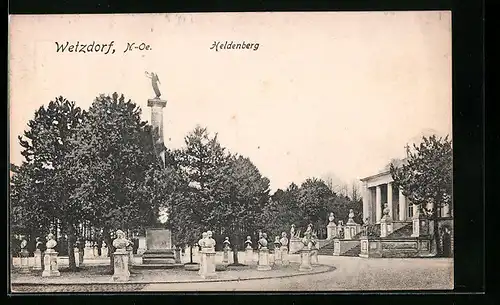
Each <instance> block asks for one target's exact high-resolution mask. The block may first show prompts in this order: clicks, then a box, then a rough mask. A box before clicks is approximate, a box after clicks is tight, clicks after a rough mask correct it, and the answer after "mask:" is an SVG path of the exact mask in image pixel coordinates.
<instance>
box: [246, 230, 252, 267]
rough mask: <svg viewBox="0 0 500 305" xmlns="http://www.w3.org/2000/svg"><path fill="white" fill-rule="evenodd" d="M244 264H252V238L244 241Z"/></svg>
mask: <svg viewBox="0 0 500 305" xmlns="http://www.w3.org/2000/svg"><path fill="white" fill-rule="evenodd" d="M245 246H246V247H245V264H247V265H249V264H252V263H253V248H252V237H251V236H247V240H246V241H245Z"/></svg>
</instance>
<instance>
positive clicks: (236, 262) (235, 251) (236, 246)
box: [233, 243, 239, 265]
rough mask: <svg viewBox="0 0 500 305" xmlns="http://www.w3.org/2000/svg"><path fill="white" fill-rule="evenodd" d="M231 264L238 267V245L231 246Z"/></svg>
mask: <svg viewBox="0 0 500 305" xmlns="http://www.w3.org/2000/svg"><path fill="white" fill-rule="evenodd" d="M233 264H235V265H238V264H239V262H238V244H237V243H234V245H233Z"/></svg>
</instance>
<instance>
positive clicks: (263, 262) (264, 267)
mask: <svg viewBox="0 0 500 305" xmlns="http://www.w3.org/2000/svg"><path fill="white" fill-rule="evenodd" d="M257 270H259V271H268V270H271V266H270V265H269V249H267V248H266V247H262V248H260V250H259V264H258V265H257Z"/></svg>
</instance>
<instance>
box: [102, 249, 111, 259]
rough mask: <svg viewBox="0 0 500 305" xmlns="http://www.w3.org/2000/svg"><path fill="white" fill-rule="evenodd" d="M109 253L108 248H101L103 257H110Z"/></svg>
mask: <svg viewBox="0 0 500 305" xmlns="http://www.w3.org/2000/svg"><path fill="white" fill-rule="evenodd" d="M108 251H109V250H108V247H106V246H105V247H101V257H104V258H106V257H108Z"/></svg>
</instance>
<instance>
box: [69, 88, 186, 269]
mask: <svg viewBox="0 0 500 305" xmlns="http://www.w3.org/2000/svg"><path fill="white" fill-rule="evenodd" d="M72 143H74V146H75V149H74V150H73V152H72V154H71V159H70V160H69V163H70V167H71V169H72V178H73V179H74V180H75V181H77V185H78V187H77V188H76V189H75V192H74V194H73V196H72V199H73V200H74V201H76V202H80V203H82V205H83V207H84V209H85V214H86V215H87V220H88V221H90V223H91V224H92V225H93V226H94V227H96V228H100V229H102V230H103V237H104V240H105V241H106V243H107V244H108V245H109V246H110V251H113V247H112V233H113V232H114V231H115V230H116V229H118V228H121V229H122V230H134V229H139V228H143V227H145V226H148V225H152V224H156V223H157V221H158V216H159V208H160V207H161V206H164V205H165V200H167V196H166V194H168V191H169V190H171V189H172V188H175V185H176V179H175V175H174V173H175V170H174V169H172V168H171V167H166V168H164V166H163V164H162V163H160V162H158V156H157V155H156V154H155V147H154V145H155V143H154V133H153V131H152V128H151V126H150V125H148V124H147V123H146V122H144V121H142V120H141V109H140V108H139V107H138V106H137V105H136V104H135V103H133V102H132V101H131V100H126V99H125V97H124V96H123V95H121V96H119V95H118V94H117V93H114V94H113V95H112V96H105V95H100V96H99V97H97V98H96V99H95V100H94V102H93V104H92V105H91V107H90V109H89V111H88V113H87V115H86V117H85V120H84V122H83V123H82V125H81V127H80V128H79V130H78V133H77V134H76V135H75V137H74V138H73V139H72ZM83 203H86V204H83ZM112 268H113V261H112V260H111V269H112Z"/></svg>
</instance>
